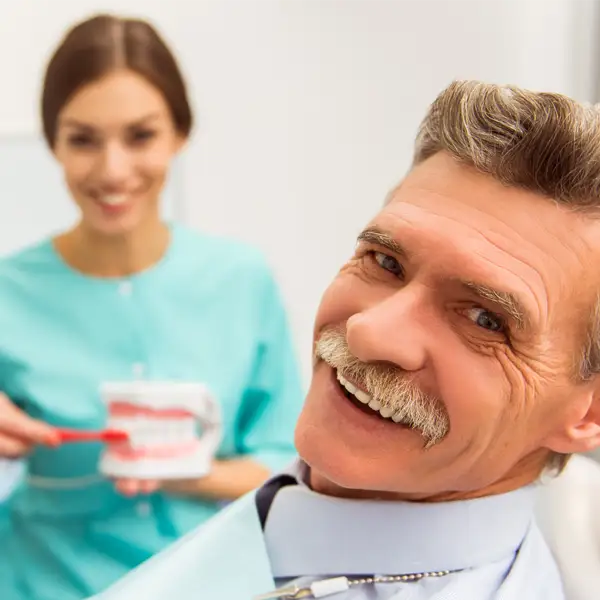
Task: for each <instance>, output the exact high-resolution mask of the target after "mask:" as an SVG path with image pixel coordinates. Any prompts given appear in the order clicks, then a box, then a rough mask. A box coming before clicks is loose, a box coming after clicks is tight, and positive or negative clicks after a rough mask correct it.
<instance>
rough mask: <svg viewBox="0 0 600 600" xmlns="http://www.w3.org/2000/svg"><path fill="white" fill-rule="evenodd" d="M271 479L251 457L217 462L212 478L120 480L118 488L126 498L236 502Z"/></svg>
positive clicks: (267, 472)
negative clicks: (175, 497) (162, 496)
mask: <svg viewBox="0 0 600 600" xmlns="http://www.w3.org/2000/svg"><path fill="white" fill-rule="evenodd" d="M269 476H270V472H269V470H268V469H267V468H266V467H263V466H262V465H260V464H258V463H257V462H254V461H253V460H252V459H248V458H234V459H231V460H216V461H214V462H213V465H212V469H211V471H210V473H208V475H206V476H204V477H200V478H197V479H171V480H164V481H158V480H141V479H118V480H117V481H116V482H115V486H116V488H117V490H118V491H119V492H121V493H122V494H123V495H125V496H136V495H138V494H151V493H153V492H156V491H157V490H164V491H165V492H170V493H172V494H176V495H181V496H191V497H195V498H204V499H207V500H215V501H219V500H236V499H237V498H239V497H240V496H243V495H244V494H246V493H247V492H250V491H252V490H253V489H255V488H257V487H259V486H261V485H262V484H263V483H264V482H265V481H266V480H267V479H268V478H269Z"/></svg>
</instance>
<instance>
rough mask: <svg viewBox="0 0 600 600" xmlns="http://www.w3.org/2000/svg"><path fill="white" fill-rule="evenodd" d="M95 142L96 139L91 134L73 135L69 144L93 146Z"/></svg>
mask: <svg viewBox="0 0 600 600" xmlns="http://www.w3.org/2000/svg"><path fill="white" fill-rule="evenodd" d="M93 143H94V139H93V138H92V137H91V136H89V135H72V136H71V137H70V138H69V144H70V145H71V146H75V147H78V148H80V147H85V146H91V145H92V144H93Z"/></svg>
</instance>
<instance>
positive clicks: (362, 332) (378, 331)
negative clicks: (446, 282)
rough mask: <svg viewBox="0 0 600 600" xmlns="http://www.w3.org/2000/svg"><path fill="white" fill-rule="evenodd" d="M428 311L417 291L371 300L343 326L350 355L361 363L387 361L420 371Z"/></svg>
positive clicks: (423, 355) (424, 354) (414, 289)
mask: <svg viewBox="0 0 600 600" xmlns="http://www.w3.org/2000/svg"><path fill="white" fill-rule="evenodd" d="M426 312H427V309H426V307H424V299H423V298H422V297H421V294H420V293H419V291H418V290H417V289H416V288H413V289H411V286H407V287H405V288H403V289H402V290H399V291H397V292H395V293H394V294H392V295H390V296H388V297H386V298H385V299H378V300H377V301H374V302H373V303H371V304H370V305H369V306H367V307H366V308H365V309H364V310H361V311H360V312H358V313H356V314H354V315H353V316H352V317H350V318H349V319H348V321H347V323H346V336H347V341H348V347H349V349H350V352H352V354H353V355H354V356H356V357H357V358H358V359H359V360H361V361H362V362H389V363H393V364H394V365H396V366H398V367H400V368H401V369H403V370H404V371H409V372H410V371H412V372H414V371H419V370H420V369H422V368H423V367H424V365H425V363H426V361H427V344H426V338H427V335H426V329H425V327H424V321H425V320H426V319H427V314H426Z"/></svg>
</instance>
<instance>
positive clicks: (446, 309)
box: [296, 154, 600, 498]
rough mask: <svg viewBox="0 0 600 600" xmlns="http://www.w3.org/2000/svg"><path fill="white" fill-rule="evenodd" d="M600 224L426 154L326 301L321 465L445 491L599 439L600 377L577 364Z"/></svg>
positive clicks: (333, 479)
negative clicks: (597, 402) (598, 398)
mask: <svg viewBox="0 0 600 600" xmlns="http://www.w3.org/2000/svg"><path fill="white" fill-rule="evenodd" d="M599 233H600V226H599V225H598V223H597V222H596V221H594V220H592V219H590V218H589V217H584V216H581V215H578V214H575V213H573V212H569V211H567V210H566V209H564V208H562V207H559V206H557V205H555V204H554V203H553V202H551V201H549V200H548V199H546V198H542V197H540V196H538V195H536V194H533V193H530V192H526V191H522V190H517V189H513V188H507V187H504V186H502V185H501V184H500V183H498V182H496V181H495V180H494V179H492V178H491V177H487V176H484V175H481V174H478V173H475V172H474V171H473V170H471V169H468V168H467V167H463V166H460V165H459V164H458V163H456V162H455V161H453V160H452V159H451V158H450V157H449V156H447V155H445V154H438V155H436V156H434V157H432V158H431V159H429V160H427V161H426V162H425V163H423V164H421V165H420V166H419V167H417V168H415V169H414V170H413V171H412V172H411V173H410V174H409V175H408V176H407V178H406V179H405V180H404V182H403V183H402V185H401V186H400V187H399V188H398V189H397V190H396V191H395V193H394V194H393V195H392V197H391V199H390V201H389V202H388V204H387V205H386V206H385V208H384V209H383V210H382V211H381V212H380V213H379V214H378V215H377V216H376V217H375V219H373V221H372V222H371V223H370V224H369V225H368V227H367V228H366V229H365V231H364V232H363V234H362V236H361V239H360V240H359V243H358V245H357V248H356V252H355V254H354V256H353V257H352V259H351V260H350V261H349V262H348V263H347V264H346V265H345V266H344V267H343V268H342V270H341V271H340V273H339V274H338V276H337V277H336V279H335V280H334V281H333V283H332V284H331V286H330V287H329V289H328V290H327V291H326V293H325V295H324V297H323V300H322V302H321V306H320V308H319V311H318V314H317V319H316V325H315V347H316V360H315V367H314V373H313V380H312V384H311V387H310V390H309V393H308V397H307V400H306V404H305V407H304V410H303V412H302V415H301V417H300V420H299V423H298V427H297V430H296V444H297V447H298V450H299V452H300V454H301V456H303V458H304V459H305V460H306V461H307V462H308V463H309V465H311V467H312V470H313V473H314V474H315V476H316V477H317V478H320V480H321V481H322V482H329V483H330V484H331V485H332V486H334V487H336V486H337V487H341V488H344V489H348V488H350V489H353V490H366V491H379V492H393V493H395V492H397V493H400V494H403V495H404V496H406V497H414V498H418V497H428V496H431V497H434V496H436V495H443V494H446V493H448V492H459V493H464V492H473V491H476V490H482V489H483V488H486V487H489V486H491V485H492V484H494V483H495V482H504V484H505V487H507V488H510V487H518V486H520V485H523V484H525V483H528V482H529V481H530V480H532V479H533V478H535V476H536V475H537V474H538V472H539V470H540V468H541V466H542V465H543V464H544V462H545V460H546V459H547V457H548V454H549V452H550V451H551V450H553V451H559V452H573V451H578V450H583V449H587V448H589V447H590V446H591V445H594V444H595V443H596V438H597V423H596V420H597V419H596V418H595V417H594V410H592V409H591V408H590V407H591V406H593V398H594V397H595V395H596V389H597V387H598V383H597V381H596V379H593V380H591V381H588V382H578V381H577V380H576V378H575V377H574V372H575V371H576V364H577V359H578V358H579V357H580V356H581V350H582V347H583V340H584V338H585V333H586V331H587V329H586V327H587V324H588V320H589V315H590V313H591V309H592V307H593V305H594V301H595V297H596V293H597V290H598V289H599V286H600V281H599V279H600V278H599V276H598V274H599V273H600V269H599V268H598V265H599V264H600V251H599V250H600V243H599V242H597V241H594V239H599V238H598V234H599ZM338 376H341V378H342V381H341V383H340V381H339V380H338ZM344 386H345V387H344ZM351 392H354V394H352V393H351ZM321 487H322V486H321Z"/></svg>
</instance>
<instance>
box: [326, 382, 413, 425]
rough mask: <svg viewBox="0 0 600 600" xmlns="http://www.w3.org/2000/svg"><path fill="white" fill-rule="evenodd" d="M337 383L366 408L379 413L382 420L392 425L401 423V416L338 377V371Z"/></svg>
mask: <svg viewBox="0 0 600 600" xmlns="http://www.w3.org/2000/svg"><path fill="white" fill-rule="evenodd" d="M336 374H337V378H338V381H339V382H340V385H342V386H343V387H344V388H345V389H346V390H347V391H348V392H350V393H351V394H352V395H353V396H354V397H355V398H356V399H357V400H358V401H359V402H361V403H362V404H365V405H366V406H368V407H369V408H370V409H371V410H373V411H374V412H377V413H379V415H380V416H382V417H383V418H384V419H391V420H392V421H394V423H400V422H401V421H402V415H401V414H394V413H395V411H394V409H393V408H389V407H387V406H381V402H379V401H378V400H375V399H374V398H373V397H372V396H370V395H369V394H367V393H366V392H363V391H362V390H360V389H358V388H357V387H356V386H355V385H354V384H353V383H350V382H349V381H347V380H346V379H344V377H342V375H340V373H339V371H336Z"/></svg>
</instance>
